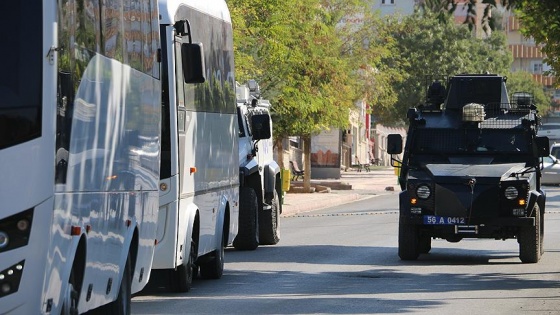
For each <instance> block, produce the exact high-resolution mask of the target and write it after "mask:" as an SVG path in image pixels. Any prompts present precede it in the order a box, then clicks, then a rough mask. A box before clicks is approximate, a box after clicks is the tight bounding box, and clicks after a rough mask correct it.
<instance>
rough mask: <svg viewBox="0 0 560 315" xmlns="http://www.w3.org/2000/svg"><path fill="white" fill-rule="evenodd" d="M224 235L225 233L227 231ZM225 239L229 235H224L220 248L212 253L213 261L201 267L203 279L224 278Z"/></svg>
mask: <svg viewBox="0 0 560 315" xmlns="http://www.w3.org/2000/svg"><path fill="white" fill-rule="evenodd" d="M222 233H225V230H224V231H223V232H222ZM225 237H227V235H223V234H222V237H221V241H220V246H219V248H217V249H216V250H214V251H213V252H212V256H213V257H212V258H211V260H210V261H208V262H205V263H203V264H201V265H200V275H201V276H202V278H204V279H220V278H221V277H222V275H223V273H224V253H225V242H224V238H225Z"/></svg>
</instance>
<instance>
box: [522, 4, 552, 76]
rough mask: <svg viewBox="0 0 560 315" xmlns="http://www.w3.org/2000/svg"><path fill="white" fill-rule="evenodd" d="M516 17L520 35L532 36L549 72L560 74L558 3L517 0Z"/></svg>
mask: <svg viewBox="0 0 560 315" xmlns="http://www.w3.org/2000/svg"><path fill="white" fill-rule="evenodd" d="M517 2H518V4H517V7H516V8H517V9H516V11H515V14H516V16H518V17H519V18H520V20H521V25H522V29H521V31H522V33H523V34H524V35H525V36H532V37H533V38H534V39H535V42H536V43H537V44H540V45H542V47H541V49H542V51H543V52H544V53H545V54H546V58H545V59H544V61H545V62H546V63H547V64H548V65H550V66H551V67H552V70H553V71H551V72H553V73H555V74H557V75H558V74H559V73H560V1H558V0H539V1H534V0H531V1H529V0H519V1H517ZM557 82H558V81H557Z"/></svg>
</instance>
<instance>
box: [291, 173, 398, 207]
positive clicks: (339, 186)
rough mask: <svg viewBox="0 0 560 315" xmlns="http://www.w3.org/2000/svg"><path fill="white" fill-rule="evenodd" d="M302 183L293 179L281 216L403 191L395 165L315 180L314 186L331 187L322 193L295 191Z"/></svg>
mask: <svg viewBox="0 0 560 315" xmlns="http://www.w3.org/2000/svg"><path fill="white" fill-rule="evenodd" d="M302 184H303V183H302V181H301V180H299V181H297V182H291V185H290V186H291V190H290V191H288V192H287V193H286V194H285V196H284V204H283V206H282V216H291V215H295V214H298V213H302V212H308V211H313V210H318V209H322V208H326V207H332V206H336V205H340V204H344V203H348V202H352V201H355V200H360V199H366V198H371V197H372V196H376V195H382V194H396V193H398V192H399V191H400V187H399V185H398V184H397V176H396V175H395V172H394V169H393V168H392V167H375V168H373V169H372V170H371V171H370V172H366V171H362V172H357V171H355V170H349V171H347V172H344V171H342V172H341V178H340V179H312V180H311V185H312V186H315V185H319V187H322V188H325V187H329V188H327V189H326V190H325V191H323V192H314V193H297V192H294V191H297V189H294V187H295V186H301V185H302Z"/></svg>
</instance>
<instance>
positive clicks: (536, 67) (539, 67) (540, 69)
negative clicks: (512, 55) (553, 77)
mask: <svg viewBox="0 0 560 315" xmlns="http://www.w3.org/2000/svg"><path fill="white" fill-rule="evenodd" d="M542 72H543V64H542V63H534V64H533V73H535V74H541V73H542Z"/></svg>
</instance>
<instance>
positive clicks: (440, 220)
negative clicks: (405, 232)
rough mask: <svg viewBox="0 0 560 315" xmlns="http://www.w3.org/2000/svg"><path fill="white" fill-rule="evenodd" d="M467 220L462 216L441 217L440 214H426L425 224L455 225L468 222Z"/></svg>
mask: <svg viewBox="0 0 560 315" xmlns="http://www.w3.org/2000/svg"><path fill="white" fill-rule="evenodd" d="M466 222H467V220H465V218H461V217H441V216H439V215H425V216H424V224H428V225H455V224H466Z"/></svg>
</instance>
